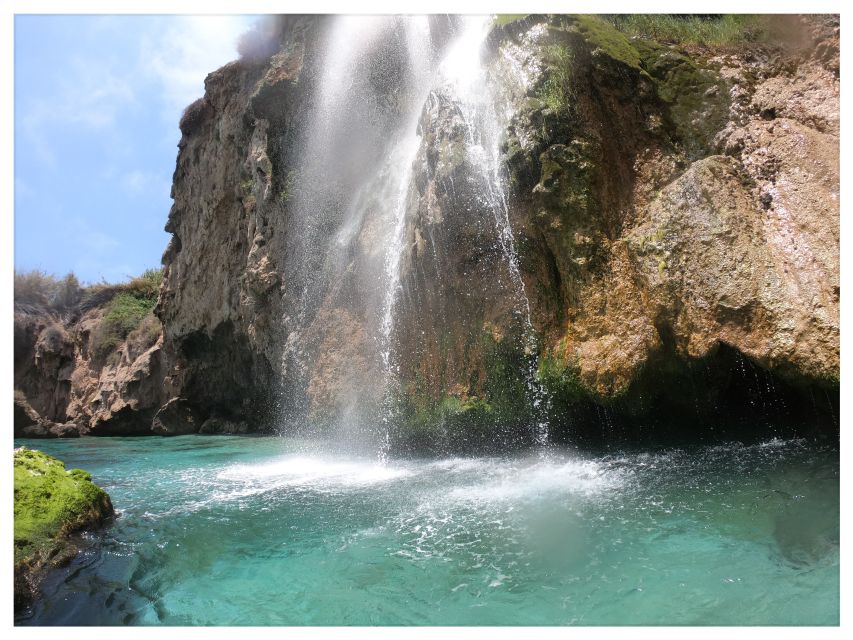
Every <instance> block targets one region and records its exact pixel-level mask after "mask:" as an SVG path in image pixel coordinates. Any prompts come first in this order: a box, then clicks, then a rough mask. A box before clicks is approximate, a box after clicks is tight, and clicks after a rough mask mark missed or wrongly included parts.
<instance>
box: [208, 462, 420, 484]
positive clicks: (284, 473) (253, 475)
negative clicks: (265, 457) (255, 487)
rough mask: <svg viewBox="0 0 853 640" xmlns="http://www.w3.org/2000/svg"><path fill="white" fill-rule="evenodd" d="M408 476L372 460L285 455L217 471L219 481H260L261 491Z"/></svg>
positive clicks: (406, 472) (357, 482) (359, 482)
mask: <svg viewBox="0 0 853 640" xmlns="http://www.w3.org/2000/svg"><path fill="white" fill-rule="evenodd" d="M408 475H411V470H409V469H404V468H402V467H395V466H391V465H384V464H380V463H378V462H376V461H375V460H373V461H370V460H364V461H361V460H339V459H328V458H321V457H307V456H287V457H285V458H281V459H278V460H274V461H272V462H266V463H262V464H257V465H245V464H237V465H232V466H230V467H228V468H226V469H224V470H223V471H221V472H220V473H219V474H218V476H217V477H218V478H219V479H221V480H230V481H237V482H243V483H246V484H261V485H263V486H264V487H265V490H269V489H271V488H277V487H286V486H306V487H318V488H329V487H331V488H343V487H359V486H368V485H376V484H383V483H386V482H389V481H392V480H397V479H400V478H403V477H406V476H408Z"/></svg>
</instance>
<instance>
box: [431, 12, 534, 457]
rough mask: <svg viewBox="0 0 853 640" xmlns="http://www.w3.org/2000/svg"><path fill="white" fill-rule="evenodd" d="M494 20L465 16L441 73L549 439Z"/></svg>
mask: <svg viewBox="0 0 853 640" xmlns="http://www.w3.org/2000/svg"><path fill="white" fill-rule="evenodd" d="M491 20H492V18H491V16H486V17H482V16H469V17H466V18H464V21H463V28H462V30H461V35H460V36H459V38H458V39H457V40H456V42H455V43H454V44H453V45H452V47H451V49H450V50H449V52H448V54H447V56H446V57H445V58H444V60H443V61H442V64H441V67H440V70H439V73H440V75H441V77H442V79H443V80H444V81H445V82H446V83H447V85H448V87H449V89H450V94H451V95H452V96H453V97H454V100H455V102H456V103H457V104H458V106H459V109H460V111H461V113H462V116H463V118H464V121H465V125H466V146H467V149H466V151H467V153H468V154H469V155H470V156H471V164H472V165H473V166H475V167H478V168H479V170H480V173H481V175H480V179H481V180H480V182H481V184H482V186H483V189H482V191H481V194H480V197H481V199H482V204H484V205H485V206H486V207H487V208H488V209H490V210H491V212H492V214H493V216H494V222H495V228H496V231H497V238H498V243H499V245H500V250H501V252H502V253H503V256H504V259H505V260H506V265H507V267H508V270H509V273H510V277H511V280H512V281H511V282H510V283H508V285H509V286H508V288H509V291H510V292H511V295H513V296H514V297H515V301H516V313H517V314H518V315H519V316H520V318H521V320H522V322H523V325H524V334H523V336H522V340H523V342H524V344H523V348H524V352H525V355H526V356H528V359H527V362H528V366H527V371H526V372H525V373H526V378H527V393H528V399H529V402H530V405H531V407H532V408H533V415H534V418H535V420H536V424H535V425H534V436H535V438H536V441H537V442H538V443H539V444H542V445H544V444H546V443H547V441H548V423H547V407H546V402H547V400H546V394H545V393H544V390H543V389H542V387H541V385H540V384H539V382H538V379H537V376H536V370H537V368H538V361H537V358H536V355H537V354H538V346H537V344H536V332H535V330H534V328H533V323H532V321H531V313H530V300H529V299H528V297H527V292H526V291H525V287H524V280H523V279H522V277H521V271H520V269H519V261H518V253H517V252H516V248H515V236H514V235H513V231H512V225H511V224H510V219H509V205H508V201H507V192H506V176H505V175H504V172H503V170H502V169H503V165H502V162H501V153H500V143H501V140H502V136H503V133H504V131H505V130H506V127H507V125H508V123H509V120H510V118H511V117H512V112H511V111H510V110H509V109H507V108H504V109H502V110H501V109H499V108H498V104H499V100H498V97H497V96H496V95H495V92H494V88H493V86H492V84H491V83H490V82H489V78H488V75H487V73H486V69H485V68H484V66H483V64H482V62H481V55H480V54H481V49H482V47H483V44H484V41H485V38H486V35H487V34H488V30H489V27H490V23H491Z"/></svg>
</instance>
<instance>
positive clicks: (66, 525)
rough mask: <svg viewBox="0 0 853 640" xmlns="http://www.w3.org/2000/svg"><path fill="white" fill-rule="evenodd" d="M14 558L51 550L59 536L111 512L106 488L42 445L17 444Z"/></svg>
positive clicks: (22, 557)
mask: <svg viewBox="0 0 853 640" xmlns="http://www.w3.org/2000/svg"><path fill="white" fill-rule="evenodd" d="M14 469H15V527H14V528H15V562H16V563H17V562H19V561H26V560H27V559H29V558H32V557H34V556H36V555H41V554H45V555H48V556H49V555H51V553H52V551H53V550H54V549H55V547H56V546H57V545H59V544H61V538H62V537H63V536H64V535H65V534H67V533H70V532H72V531H75V530H77V529H80V528H82V527H85V526H89V525H92V524H96V523H98V522H101V521H102V520H103V518H104V517H106V516H108V515H109V514H110V513H111V512H112V505H111V504H110V499H109V496H108V495H107V493H106V492H105V491H104V490H103V489H101V488H100V487H98V486H97V485H95V484H94V483H93V482H92V477H91V476H90V475H89V474H88V473H86V472H85V471H82V470H80V469H72V470H70V471H66V470H65V465H64V464H63V463H62V462H61V461H60V460H57V459H56V458H53V457H51V456H49V455H47V454H45V453H42V452H41V451H35V450H32V449H26V448H23V447H22V448H20V449H17V450H15V463H14Z"/></svg>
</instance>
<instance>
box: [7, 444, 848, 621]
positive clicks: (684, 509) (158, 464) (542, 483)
mask: <svg viewBox="0 0 853 640" xmlns="http://www.w3.org/2000/svg"><path fill="white" fill-rule="evenodd" d="M22 444H25V445H27V446H32V447H34V448H35V447H37V448H39V449H42V450H44V451H46V452H47V453H50V454H52V455H56V456H58V457H59V458H61V459H63V460H65V461H66V463H67V467H68V468H74V467H82V468H85V469H87V470H89V471H90V472H92V474H93V476H94V480H95V481H96V482H97V483H98V484H100V485H101V486H103V487H104V488H105V489H106V490H107V491H108V492H109V493H110V495H111V496H112V499H113V502H114V504H115V507H116V509H117V511H118V516H117V518H116V519H115V522H114V523H113V524H112V525H111V526H110V527H108V528H107V529H106V530H105V531H103V532H101V533H96V534H92V535H89V536H88V537H87V541H88V549H87V550H85V551H84V552H83V553H81V554H80V555H79V556H78V558H77V559H76V560H75V561H74V562H73V563H72V564H71V565H70V566H69V567H66V568H64V569H61V570H58V571H57V572H56V573H54V574H53V575H52V576H51V577H50V579H49V580H48V581H47V583H46V584H45V585H44V597H43V598H41V599H40V600H39V601H38V603H37V604H36V605H35V608H34V609H31V610H29V611H27V612H25V613H24V614H23V615H22V616H21V617H20V618H19V619H18V621H17V622H18V624H39V625H62V624H67V625H81V624H83V625H96V624H100V625H103V624H133V625H157V624H171V625H175V624H178V625H184V624H193V625H212V624H218V625H248V624H251V625H308V624H311V625H328V624H332V625H392V624H441V625H447V624H450V625H475V624H476V625H572V624H574V625H602V624H606V625H624V624H692V625H704V624H761V625H776V624H809V625H829V624H837V623H838V621H839V482H838V476H839V469H838V451H837V448H833V447H826V446H821V445H816V444H813V443H809V442H807V441H804V440H788V441H781V440H769V441H766V442H763V443H761V444H757V445H752V446H743V445H739V444H732V445H724V446H716V447H706V448H697V449H689V450H688V449H676V450H666V451H658V452H623V453H608V454H598V455H593V454H588V453H587V454H584V453H579V452H574V451H569V450H562V451H561V450H553V449H548V450H544V451H543V450H538V451H537V452H532V453H529V454H517V455H513V456H505V457H480V458H447V459H431V460H393V459H392V460H389V461H388V462H387V463H386V464H380V463H378V462H377V461H376V458H375V457H366V458H355V457H352V456H351V455H347V454H344V453H330V452H328V451H327V452H325V453H320V451H322V450H323V449H326V448H327V447H326V445H321V444H320V443H312V442H309V441H297V440H292V439H286V438H277V437H255V438H249V437H228V436H184V437H176V438H164V439H159V438H136V439H134V438H83V439H80V440H76V441H67V440H50V441H45V440H42V441H25V440H20V441H17V442H16V445H22Z"/></svg>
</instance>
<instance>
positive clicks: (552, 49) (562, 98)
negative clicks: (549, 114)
mask: <svg viewBox="0 0 853 640" xmlns="http://www.w3.org/2000/svg"><path fill="white" fill-rule="evenodd" d="M544 54H545V60H546V61H547V63H548V73H547V74H546V76H545V81H544V82H543V83H542V85H541V86H540V87H539V91H538V98H539V99H540V100H541V101H542V102H544V103H545V106H547V107H548V108H549V109H551V111H553V112H554V113H555V114H558V115H564V114H566V113H567V112H568V111H569V109H570V108H571V104H572V101H573V95H572V91H571V69H572V61H573V56H572V52H571V51H570V50H569V49H568V47H566V46H565V45H550V46H547V47H545V50H544Z"/></svg>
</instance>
